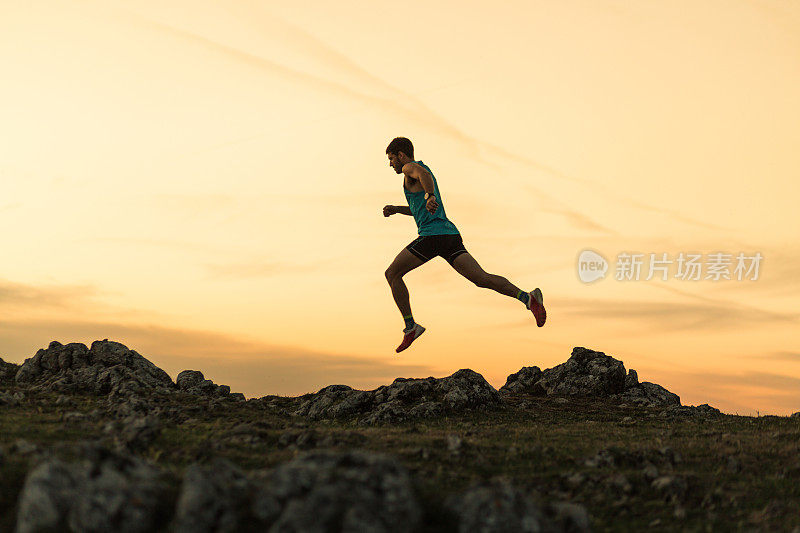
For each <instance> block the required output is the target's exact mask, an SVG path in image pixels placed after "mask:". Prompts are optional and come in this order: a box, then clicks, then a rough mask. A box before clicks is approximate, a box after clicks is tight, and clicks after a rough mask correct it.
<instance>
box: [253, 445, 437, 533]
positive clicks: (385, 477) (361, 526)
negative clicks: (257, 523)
mask: <svg viewBox="0 0 800 533" xmlns="http://www.w3.org/2000/svg"><path fill="white" fill-rule="evenodd" d="M260 499H262V500H263V499H266V501H267V502H268V503H267V505H265V506H263V507H265V508H266V509H267V511H271V510H274V509H276V508H278V509H280V511H279V513H280V514H279V516H278V517H277V519H276V520H275V522H274V523H273V524H272V528H271V531H310V532H314V531H319V532H324V531H342V532H352V533H357V532H362V531H371V532H372V531H374V532H384V531H385V532H390V531H391V532H411V531H415V530H416V528H417V526H418V525H419V524H420V520H421V516H422V511H421V508H420V506H419V503H418V502H417V500H416V498H415V497H414V492H413V490H412V485H411V478H410V476H409V474H408V472H407V471H406V470H405V468H403V467H402V466H401V465H400V464H399V463H398V462H397V461H396V460H395V459H393V458H390V457H388V456H384V455H381V454H374V453H368V452H361V451H349V452H331V451H314V452H308V453H306V454H304V455H301V456H299V457H298V458H297V459H294V460H293V461H290V462H288V463H284V464H282V465H279V466H278V467H277V468H275V470H274V471H273V472H272V473H271V475H270V476H269V478H268V481H267V482H266V483H265V484H264V485H263V488H262V492H261V495H260ZM256 501H258V499H257V500H256ZM269 502H277V503H278V506H275V505H272V504H270V503H269ZM255 507H256V506H255V504H254V510H255Z"/></svg>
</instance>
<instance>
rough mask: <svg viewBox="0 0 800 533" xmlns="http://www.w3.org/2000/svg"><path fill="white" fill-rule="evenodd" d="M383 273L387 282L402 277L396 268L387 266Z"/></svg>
mask: <svg viewBox="0 0 800 533" xmlns="http://www.w3.org/2000/svg"><path fill="white" fill-rule="evenodd" d="M384 274H385V275H386V281H388V282H389V283H391V282H392V281H394V280H396V279H397V278H400V277H402V275H401V274H400V273H399V272H398V271H397V270H395V269H393V268H391V267H390V268H387V269H386V272H385V273H384Z"/></svg>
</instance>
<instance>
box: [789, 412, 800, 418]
mask: <svg viewBox="0 0 800 533" xmlns="http://www.w3.org/2000/svg"><path fill="white" fill-rule="evenodd" d="M791 418H800V411H797V412H796V413H792V415H791Z"/></svg>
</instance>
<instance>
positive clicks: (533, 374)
mask: <svg viewBox="0 0 800 533" xmlns="http://www.w3.org/2000/svg"><path fill="white" fill-rule="evenodd" d="M541 379H542V371H541V369H540V368H539V367H538V366H524V367H522V368H521V369H520V370H519V371H518V372H515V373H513V374H511V375H509V376H508V378H507V379H506V384H505V385H503V386H502V387H500V392H501V393H504V394H507V393H514V394H531V395H533V396H544V395H545V394H546V393H547V391H546V390H545V388H544V387H543V386H542V385H541V384H540V383H539V381H540V380H541Z"/></svg>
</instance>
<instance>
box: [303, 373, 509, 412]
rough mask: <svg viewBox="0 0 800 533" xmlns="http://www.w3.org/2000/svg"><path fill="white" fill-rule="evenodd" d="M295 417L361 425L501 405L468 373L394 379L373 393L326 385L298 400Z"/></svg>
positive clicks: (496, 396) (493, 393)
mask: <svg viewBox="0 0 800 533" xmlns="http://www.w3.org/2000/svg"><path fill="white" fill-rule="evenodd" d="M298 403H299V406H298V407H297V409H296V410H295V414H296V415H299V416H305V417H308V418H310V419H312V420H320V419H335V418H347V417H355V416H359V417H360V419H359V420H360V422H361V423H362V424H368V425H370V424H378V423H384V422H385V423H393V422H399V421H402V420H407V419H414V418H426V417H434V416H439V415H441V414H443V413H454V412H460V411H463V410H465V409H478V408H485V407H488V406H491V405H495V404H498V403H500V395H499V393H498V392H497V390H495V389H494V387H492V386H491V385H490V384H489V383H488V382H487V381H486V379H484V377H483V376H481V375H480V374H478V373H477V372H474V371H472V370H469V369H463V370H459V371H458V372H455V373H454V374H452V375H451V376H448V377H445V378H438V379H437V378H433V377H429V378H421V379H415V378H397V379H395V380H394V381H393V382H392V383H391V385H382V386H380V387H378V388H377V389H375V390H372V391H361V390H355V389H352V388H350V387H348V386H347V385H329V386H327V387H325V388H323V389H321V390H320V391H319V392H317V393H315V394H308V395H306V396H302V397H301V398H299V399H298Z"/></svg>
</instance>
